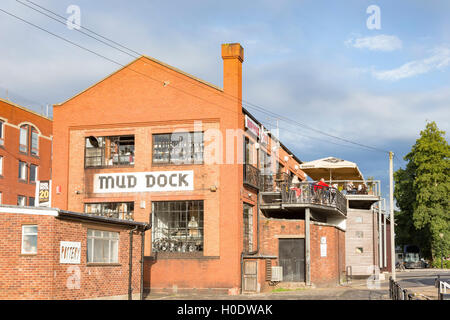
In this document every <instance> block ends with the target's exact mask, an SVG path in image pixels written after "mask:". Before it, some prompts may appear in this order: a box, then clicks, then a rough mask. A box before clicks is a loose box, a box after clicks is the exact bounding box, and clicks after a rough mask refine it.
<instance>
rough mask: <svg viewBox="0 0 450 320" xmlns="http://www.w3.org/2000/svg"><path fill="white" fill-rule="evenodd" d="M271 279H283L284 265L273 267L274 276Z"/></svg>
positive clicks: (278, 280) (274, 280)
mask: <svg viewBox="0 0 450 320" xmlns="http://www.w3.org/2000/svg"><path fill="white" fill-rule="evenodd" d="M270 281H273V282H280V281H283V267H280V266H276V267H272V277H271V279H270Z"/></svg>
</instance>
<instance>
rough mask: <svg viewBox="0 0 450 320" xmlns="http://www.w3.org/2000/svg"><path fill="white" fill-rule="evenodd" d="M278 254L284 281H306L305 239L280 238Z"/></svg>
mask: <svg viewBox="0 0 450 320" xmlns="http://www.w3.org/2000/svg"><path fill="white" fill-rule="evenodd" d="M278 255H279V256H278V259H279V265H280V266H281V267H283V281H287V282H305V239H279V242H278Z"/></svg>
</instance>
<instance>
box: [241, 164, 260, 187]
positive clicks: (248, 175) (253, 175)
mask: <svg viewBox="0 0 450 320" xmlns="http://www.w3.org/2000/svg"><path fill="white" fill-rule="evenodd" d="M244 184H247V185H249V186H251V187H253V188H256V189H259V188H260V174H259V169H258V168H256V167H254V166H252V165H251V164H244Z"/></svg>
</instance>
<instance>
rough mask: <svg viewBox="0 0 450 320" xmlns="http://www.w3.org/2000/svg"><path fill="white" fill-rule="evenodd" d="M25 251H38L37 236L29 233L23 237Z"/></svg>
mask: <svg viewBox="0 0 450 320" xmlns="http://www.w3.org/2000/svg"><path fill="white" fill-rule="evenodd" d="M23 252H24V253H36V252H37V236H36V235H29V236H24V237H23Z"/></svg>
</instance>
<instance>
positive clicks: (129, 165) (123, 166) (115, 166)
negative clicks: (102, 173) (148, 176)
mask: <svg viewBox="0 0 450 320" xmlns="http://www.w3.org/2000/svg"><path fill="white" fill-rule="evenodd" d="M111 168H134V164H122V165H111V166H97V167H84V169H86V170H88V169H111Z"/></svg>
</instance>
